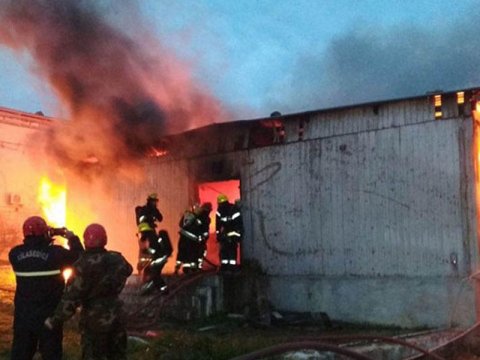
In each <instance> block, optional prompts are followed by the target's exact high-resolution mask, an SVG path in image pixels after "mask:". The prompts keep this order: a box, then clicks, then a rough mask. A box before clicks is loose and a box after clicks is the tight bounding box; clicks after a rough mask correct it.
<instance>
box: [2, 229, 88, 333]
mask: <svg viewBox="0 0 480 360" xmlns="http://www.w3.org/2000/svg"><path fill="white" fill-rule="evenodd" d="M68 245H69V247H70V250H68V249H65V248H64V247H62V246H59V245H53V244H51V243H50V244H49V242H48V240H47V239H45V238H44V237H33V236H29V237H26V238H25V239H24V243H23V244H22V245H18V246H15V247H14V248H12V249H11V250H10V253H9V255H8V257H9V260H10V263H11V264H12V268H13V271H14V272H15V275H16V281H17V288H16V292H15V300H14V302H15V315H14V316H15V317H14V319H15V320H14V325H18V324H23V325H25V326H43V321H44V320H45V318H46V317H48V316H50V315H51V314H52V313H53V311H54V309H55V307H56V306H57V304H58V302H59V301H60V298H61V297H62V293H63V290H64V288H65V279H64V278H63V275H62V271H63V270H64V269H65V268H67V267H69V266H71V265H72V264H73V263H74V262H75V261H76V260H77V259H78V257H79V255H80V253H81V252H83V246H82V244H81V242H80V239H79V238H78V237H77V236H73V237H71V238H70V239H69V240H68Z"/></svg>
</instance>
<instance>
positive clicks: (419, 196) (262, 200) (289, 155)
mask: <svg viewBox="0 0 480 360" xmlns="http://www.w3.org/2000/svg"><path fill="white" fill-rule="evenodd" d="M442 110H443V114H444V118H443V119H440V120H435V119H434V109H433V104H432V102H431V99H429V98H428V97H425V98H418V99H413V100H405V101H396V102H391V103H382V104H379V105H365V106H358V107H352V108H350V109H339V110H332V111H324V112H317V113H315V112H314V113H309V114H300V115H298V116H292V117H290V118H289V119H287V120H286V121H285V122H284V124H285V132H286V134H285V140H284V142H283V143H277V144H274V145H271V146H266V147H259V148H250V149H246V148H245V147H243V150H236V149H237V147H238V146H239V144H240V142H239V141H236V140H235V141H236V143H235V144H236V145H232V144H233V143H232V144H230V145H232V146H230V145H229V143H228V138H232V139H235V138H236V136H237V135H238V136H240V131H243V132H242V139H244V140H245V141H244V142H243V143H244V144H247V143H248V141H247V140H248V139H247V138H245V134H246V133H245V131H244V130H242V128H241V127H239V129H238V133H237V132H236V131H237V129H235V128H232V129H231V131H232V134H230V135H231V136H229V137H222V139H218V141H217V140H215V139H212V144H211V147H210V149H215V148H218V146H217V145H218V144H220V143H222V144H223V145H222V146H224V147H225V148H226V149H227V148H228V149H229V150H228V152H224V153H217V154H215V155H207V154H208V153H206V154H203V155H202V154H200V155H198V154H197V155H195V156H186V158H189V160H178V161H176V160H168V161H160V162H158V163H157V164H152V170H151V172H150V173H149V180H148V181H147V183H146V184H145V186H142V189H141V190H139V189H137V190H136V195H135V197H137V198H138V197H139V196H140V197H142V195H143V194H144V193H145V191H147V189H149V188H157V189H159V191H160V192H161V191H163V190H162V189H165V192H166V193H165V194H163V195H162V196H163V197H164V200H163V201H161V203H160V204H161V207H163V210H164V212H165V214H166V218H168V217H169V216H170V215H171V216H174V218H173V219H170V220H166V221H169V223H168V224H169V226H171V228H170V229H169V230H170V231H171V232H172V233H176V230H177V224H176V221H177V220H178V216H179V212H181V211H182V210H183V209H184V208H185V207H186V206H188V205H189V203H191V201H193V199H194V197H195V190H196V188H195V186H196V184H197V183H198V182H200V181H218V180H226V179H233V178H240V180H241V193H242V204H243V213H244V223H245V228H246V236H245V239H244V243H243V245H242V246H243V258H244V259H255V260H257V261H258V262H259V263H260V265H261V266H262V268H263V269H264V270H265V272H266V274H267V275H268V276H269V278H270V283H271V285H270V287H271V288H270V290H269V294H270V297H271V298H270V300H271V301H272V303H273V305H274V306H276V307H278V308H280V309H287V310H297V311H326V312H327V313H329V314H330V315H331V316H332V317H333V318H336V319H340V320H344V321H354V322H373V323H382V324H391V325H401V326H422V325H427V326H445V325H448V323H449V321H450V320H452V319H453V320H454V321H455V322H458V323H462V324H465V323H469V322H472V321H473V320H474V313H475V309H474V306H473V303H474V292H473V289H472V287H471V284H470V283H468V282H464V281H463V280H464V277H465V276H467V274H469V273H470V272H471V271H472V269H473V268H475V266H476V261H477V255H476V254H477V240H476V218H475V216H476V215H475V214H476V210H475V200H474V181H473V179H474V174H473V161H472V160H473V154H472V136H473V135H472V134H473V130H472V126H473V124H472V120H471V118H470V117H469V116H463V115H461V114H460V113H459V108H458V106H457V104H456V103H455V101H454V99H445V104H444V106H443V109H442ZM467 113H468V112H467ZM222 131H223V133H226V132H225V131H228V129H224V130H222ZM238 136H237V137H238ZM242 141H243V140H242ZM217 143H218V144H217ZM240 147H241V146H240ZM241 148H242V147H241ZM209 153H210V154H211V151H210V152H209ZM183 161H185V162H184V163H183ZM178 169H181V170H179V171H178ZM219 169H220V170H219ZM165 177H167V178H165ZM130 203H132V202H131V201H130ZM163 204H164V205H163ZM167 209H168V210H167ZM287 294H288V295H287ZM372 309H375V310H374V311H372ZM459 309H461V311H460V315H459ZM452 313H454V314H452Z"/></svg>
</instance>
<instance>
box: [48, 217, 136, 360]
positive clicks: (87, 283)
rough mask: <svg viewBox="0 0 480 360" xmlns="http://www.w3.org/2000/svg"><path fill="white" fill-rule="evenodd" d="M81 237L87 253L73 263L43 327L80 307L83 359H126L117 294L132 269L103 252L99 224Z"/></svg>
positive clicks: (113, 254) (103, 236)
mask: <svg viewBox="0 0 480 360" xmlns="http://www.w3.org/2000/svg"><path fill="white" fill-rule="evenodd" d="M83 237H84V244H85V250H86V251H85V252H84V254H83V255H82V256H81V257H80V258H79V259H78V260H77V261H76V262H75V263H74V265H73V272H72V277H71V278H70V279H69V283H68V285H67V288H66V290H65V293H64V294H63V297H62V300H61V302H60V303H59V305H58V306H57V308H56V310H55V312H54V314H53V316H52V317H50V318H47V320H45V326H47V327H48V328H50V329H53V328H55V327H56V326H60V325H61V324H62V323H63V322H65V321H66V320H67V319H69V318H70V317H71V316H73V315H74V314H75V310H76V309H77V307H79V306H81V307H82V310H81V314H80V331H81V335H82V340H81V345H82V359H83V360H100V359H101V360H104V359H108V360H125V359H127V357H126V350H127V334H126V330H125V324H124V319H123V316H122V302H121V301H120V299H119V298H118V295H119V294H120V292H121V291H122V289H123V287H124V286H125V282H126V280H127V278H128V277H129V276H130V275H131V274H132V271H133V268H132V266H131V265H130V264H129V263H128V262H127V261H126V260H125V258H124V257H123V256H122V254H120V253H119V252H115V251H107V250H106V249H105V245H106V244H107V234H106V231H105V229H104V227H103V226H102V225H99V224H91V225H89V226H88V227H87V228H86V229H85V233H84V235H83Z"/></svg>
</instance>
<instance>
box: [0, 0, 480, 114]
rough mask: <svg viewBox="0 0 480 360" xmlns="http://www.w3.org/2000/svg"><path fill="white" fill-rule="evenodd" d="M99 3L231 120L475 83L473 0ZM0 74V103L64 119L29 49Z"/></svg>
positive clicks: (5, 63)
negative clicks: (180, 69)
mask: <svg viewBox="0 0 480 360" xmlns="http://www.w3.org/2000/svg"><path fill="white" fill-rule="evenodd" d="M2 1H6V0H2ZM103 4H104V5H103V6H104V10H105V13H106V14H107V15H106V16H107V17H108V19H109V21H110V22H111V23H112V24H116V26H118V28H120V29H121V30H122V31H124V32H125V33H126V34H131V35H132V36H134V37H136V38H137V40H138V36H137V35H138V34H135V33H136V32H139V31H145V30H149V31H152V32H153V34H154V36H155V38H156V40H157V41H158V43H160V44H161V45H162V47H166V48H168V49H169V50H170V52H172V53H173V54H174V55H175V56H176V57H177V58H179V59H181V60H182V61H183V62H185V63H186V64H187V65H188V68H189V71H190V73H191V76H192V77H193V78H194V79H195V80H196V81H198V83H200V84H201V86H204V87H205V88H208V89H209V90H210V91H211V93H213V96H215V97H216V98H217V99H218V100H219V102H220V103H221V104H222V105H223V106H225V107H226V108H229V109H231V112H230V114H231V116H232V117H233V118H234V119H243V118H253V117H263V116H268V115H269V114H270V113H271V112H272V111H273V110H280V111H281V112H283V113H288V112H297V111H304V110H311V109H318V108H325V107H331V106H339V105H346V104H352V103H358V102H366V101H375V100H381V99H390V98H396V97H404V96H414V95H420V94H423V93H425V92H426V91H430V90H435V89H443V90H454V89H458V88H463V87H471V86H478V85H480V79H479V77H480V72H479V70H478V69H479V66H478V64H480V51H479V49H480V40H479V35H478V34H477V33H478V31H477V28H478V26H477V25H476V24H477V22H478V21H477V20H478V18H479V16H480V10H477V9H478V8H479V6H478V5H480V2H478V1H472V0H463V1H451V0H450V1H445V0H437V1H434V0H431V1H425V0H423V1H422V0H403V1H394V0H390V1H385V0H383V1H374V0H364V1H354V0H297V1H295V0H257V1H255V0H242V1H225V0H175V1H173V0H169V1H160V0H145V1H140V2H138V3H137V1H134V0H132V1H129V0H122V1H117V2H110V1H103ZM138 4H140V5H139V6H137V5H138ZM139 20H140V21H139ZM139 22H141V24H139ZM92 61H95V59H92ZM0 69H1V73H2V81H1V83H0V106H4V107H10V108H15V109H19V110H24V111H30V112H35V111H37V110H42V111H43V112H44V113H46V114H48V115H54V116H62V115H64V111H63V109H62V105H61V104H60V103H59V101H57V99H56V96H55V93H54V91H53V90H52V88H51V87H50V85H49V83H48V81H46V79H44V78H42V77H41V76H39V75H37V72H35V71H34V69H35V59H32V58H31V57H30V56H29V54H28V53H27V52H25V51H23V52H20V53H13V52H12V50H11V49H9V48H1V49H0ZM32 69H33V71H32ZM226 120H227V119H226Z"/></svg>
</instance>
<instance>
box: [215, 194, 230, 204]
mask: <svg viewBox="0 0 480 360" xmlns="http://www.w3.org/2000/svg"><path fill="white" fill-rule="evenodd" d="M227 201H228V197H227V195H225V194H220V195H218V196H217V204H221V203H224V202H227Z"/></svg>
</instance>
